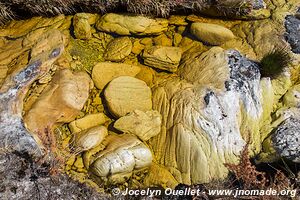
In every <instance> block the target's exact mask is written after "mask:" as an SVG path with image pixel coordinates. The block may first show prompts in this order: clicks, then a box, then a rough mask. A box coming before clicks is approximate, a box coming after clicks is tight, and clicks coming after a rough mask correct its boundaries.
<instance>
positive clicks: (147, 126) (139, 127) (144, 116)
mask: <svg viewBox="0 0 300 200" xmlns="http://www.w3.org/2000/svg"><path fill="white" fill-rule="evenodd" d="M160 126H161V115H160V113H159V112H157V111H147V112H143V111H139V110H134V111H133V112H131V113H128V114H127V115H125V116H123V117H121V118H119V119H118V120H117V121H116V122H115V124H114V127H115V128H116V129H118V130H120V131H122V132H124V133H130V134H133V135H136V136H138V137H139V138H140V139H141V140H143V141H148V140H149V139H150V138H152V137H153V136H156V135H157V134H159V132H160Z"/></svg>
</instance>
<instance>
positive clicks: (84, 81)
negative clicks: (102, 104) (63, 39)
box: [24, 69, 93, 133]
mask: <svg viewBox="0 0 300 200" xmlns="http://www.w3.org/2000/svg"><path fill="white" fill-rule="evenodd" d="M92 86H93V84H92V80H91V79H90V77H89V76H88V74H87V73H85V72H75V73H74V72H72V71H71V70H68V69H65V70H60V71H58V72H56V74H55V75H54V77H53V79H52V81H51V83H50V84H49V85H48V87H47V88H46V89H45V90H44V91H43V92H42V94H41V95H40V97H39V98H38V99H37V101H36V102H35V103H34V104H33V105H32V108H31V109H30V110H29V111H28V112H27V113H26V114H25V116H24V122H25V124H26V127H27V128H28V129H29V130H30V131H31V132H33V133H37V132H44V130H45V129H46V128H48V127H51V126H53V125H54V124H56V123H68V122H71V121H72V120H74V119H75V117H76V116H77V115H78V114H79V112H80V110H81V109H82V108H83V106H84V104H85V102H86V100H87V99H88V97H89V90H90V89H91V88H92Z"/></svg>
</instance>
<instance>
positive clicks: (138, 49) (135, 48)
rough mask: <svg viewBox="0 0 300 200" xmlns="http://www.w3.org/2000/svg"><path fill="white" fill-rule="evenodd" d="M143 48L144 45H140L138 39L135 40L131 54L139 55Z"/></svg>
mask: <svg viewBox="0 0 300 200" xmlns="http://www.w3.org/2000/svg"><path fill="white" fill-rule="evenodd" d="M144 48H145V45H143V44H141V43H140V40H139V39H136V40H135V41H134V42H133V47H132V50H131V52H132V53H134V54H140V53H141V52H142V51H143V49H144Z"/></svg>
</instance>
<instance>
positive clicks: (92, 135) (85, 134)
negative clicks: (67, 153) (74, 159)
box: [74, 126, 108, 152]
mask: <svg viewBox="0 0 300 200" xmlns="http://www.w3.org/2000/svg"><path fill="white" fill-rule="evenodd" d="M107 135H108V131H107V128H106V127H105V126H94V127H91V128H89V129H85V130H83V131H81V132H77V133H75V135H74V147H75V150H76V152H81V151H88V150H90V149H92V148H94V147H96V146H98V145H99V144H100V143H101V142H102V141H103V140H104V138H105V137H106V136H107Z"/></svg>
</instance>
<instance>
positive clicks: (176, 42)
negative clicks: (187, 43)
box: [173, 33, 182, 47]
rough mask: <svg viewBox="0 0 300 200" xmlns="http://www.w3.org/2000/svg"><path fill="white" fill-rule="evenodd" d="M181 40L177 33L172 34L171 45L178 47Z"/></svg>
mask: <svg viewBox="0 0 300 200" xmlns="http://www.w3.org/2000/svg"><path fill="white" fill-rule="evenodd" d="M181 40H182V36H181V35H180V34H179V33H174V37H173V45H174V46H175V47H177V46H179V44H180V42H181Z"/></svg>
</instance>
